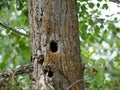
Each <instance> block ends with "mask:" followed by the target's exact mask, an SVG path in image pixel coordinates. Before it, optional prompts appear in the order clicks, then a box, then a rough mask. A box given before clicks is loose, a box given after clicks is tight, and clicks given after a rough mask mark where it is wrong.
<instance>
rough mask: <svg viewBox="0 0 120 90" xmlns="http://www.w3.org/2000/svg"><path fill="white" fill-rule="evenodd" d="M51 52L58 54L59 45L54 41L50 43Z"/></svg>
mask: <svg viewBox="0 0 120 90" xmlns="http://www.w3.org/2000/svg"><path fill="white" fill-rule="evenodd" d="M50 50H51V52H57V50H58V43H57V42H56V41H54V40H52V41H51V42H50Z"/></svg>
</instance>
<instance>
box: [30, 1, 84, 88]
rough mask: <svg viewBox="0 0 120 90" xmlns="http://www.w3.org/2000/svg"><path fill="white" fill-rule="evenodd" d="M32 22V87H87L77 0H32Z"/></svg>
mask: <svg viewBox="0 0 120 90" xmlns="http://www.w3.org/2000/svg"><path fill="white" fill-rule="evenodd" d="M29 22H30V29H31V31H30V44H31V54H32V60H31V63H33V67H34V70H33V72H32V73H31V75H30V76H31V80H32V90H66V89H67V88H68V87H69V86H71V87H69V89H70V90H83V89H84V87H83V70H82V60H81V57H80V43H79V31H78V18H77V3H76V0H29ZM78 80H79V82H76V81H78ZM74 82H76V83H74ZM73 83H74V84H73Z"/></svg>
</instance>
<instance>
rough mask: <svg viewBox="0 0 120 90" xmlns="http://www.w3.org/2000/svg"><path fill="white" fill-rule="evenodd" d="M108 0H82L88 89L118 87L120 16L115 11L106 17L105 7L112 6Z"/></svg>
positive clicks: (81, 28) (85, 75) (84, 59)
mask: <svg viewBox="0 0 120 90" xmlns="http://www.w3.org/2000/svg"><path fill="white" fill-rule="evenodd" d="M108 5H109V4H107V2H104V3H102V0H98V2H97V4H95V3H94V2H91V1H87V2H86V1H83V2H82V3H81V0H78V6H79V13H78V15H79V30H80V39H81V50H82V52H81V55H82V59H83V62H84V63H85V68H86V69H85V72H84V79H85V89H86V90H89V89H90V90H99V89H100V90H108V89H109V90H115V89H116V90H118V89H120V85H119V75H120V73H119V70H120V68H119V62H120V52H119V48H120V47H119V44H118V43H119V39H120V36H119V35H120V27H118V26H117V25H116V23H120V22H119V21H120V19H119V18H118V17H115V18H114V19H113V20H112V19H108V18H113V17H114V15H115V14H112V15H109V14H108V15H106V16H105V17H104V18H103V17H102V16H103V14H102V11H101V9H102V10H103V9H104V10H106V11H107V9H109V6H108ZM118 15H119V14H118Z"/></svg>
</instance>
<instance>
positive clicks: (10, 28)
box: [0, 22, 29, 37]
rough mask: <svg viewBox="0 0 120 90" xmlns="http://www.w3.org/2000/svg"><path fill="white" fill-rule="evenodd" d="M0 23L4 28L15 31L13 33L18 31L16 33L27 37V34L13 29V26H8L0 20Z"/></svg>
mask: <svg viewBox="0 0 120 90" xmlns="http://www.w3.org/2000/svg"><path fill="white" fill-rule="evenodd" d="M0 25H1V26H3V27H4V28H7V29H9V30H11V31H13V32H15V33H18V34H21V35H23V36H26V37H29V35H27V34H24V33H22V32H20V31H18V30H16V29H14V28H12V27H10V26H8V25H7V24H5V23H2V22H0Z"/></svg>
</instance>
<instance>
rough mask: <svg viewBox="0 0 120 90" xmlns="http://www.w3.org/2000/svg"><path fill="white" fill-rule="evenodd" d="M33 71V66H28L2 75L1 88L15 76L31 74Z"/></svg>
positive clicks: (0, 75)
mask: <svg viewBox="0 0 120 90" xmlns="http://www.w3.org/2000/svg"><path fill="white" fill-rule="evenodd" d="M32 71H33V65H32V64H26V65H22V66H20V67H18V68H16V69H14V70H11V71H8V72H5V73H1V74H0V88H1V87H3V86H5V85H6V84H7V83H9V81H10V80H11V79H12V77H13V76H16V75H22V74H24V73H30V72H32Z"/></svg>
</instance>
